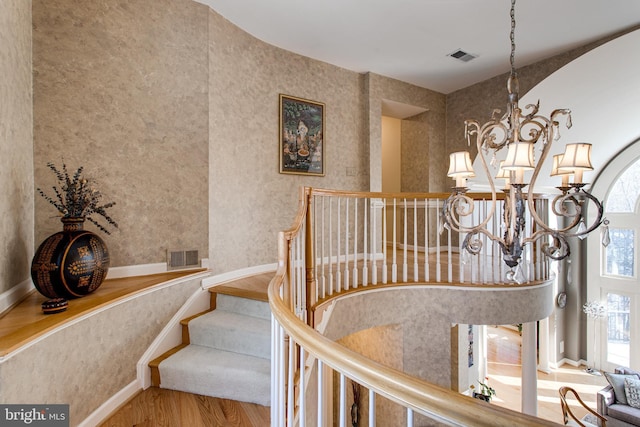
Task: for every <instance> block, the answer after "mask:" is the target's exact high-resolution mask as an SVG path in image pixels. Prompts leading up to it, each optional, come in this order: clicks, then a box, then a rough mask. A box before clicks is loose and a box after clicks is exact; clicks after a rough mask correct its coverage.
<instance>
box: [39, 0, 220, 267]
mask: <svg viewBox="0 0 640 427" xmlns="http://www.w3.org/2000/svg"><path fill="white" fill-rule="evenodd" d="M33 28H34V30H33V40H34V42H33V44H34V46H33V57H34V59H33V68H34V104H33V110H34V112H33V114H34V146H35V148H34V153H35V154H34V157H35V158H34V165H35V185H36V186H37V187H42V188H43V189H45V190H47V191H48V192H49V193H51V191H50V188H51V186H52V185H54V184H55V182H54V176H53V174H52V173H51V172H50V171H49V170H48V169H47V168H46V164H47V162H50V161H51V162H54V163H56V164H58V165H60V164H61V163H62V159H63V158H64V161H65V162H66V163H67V165H68V166H69V167H70V168H72V169H74V170H75V169H76V168H77V167H79V166H84V167H85V172H86V174H87V176H90V177H93V178H95V179H96V180H97V181H98V183H99V186H100V190H101V191H102V192H103V194H104V195H105V199H104V200H105V201H115V202H116V203H117V204H116V206H115V207H114V208H113V209H111V210H110V214H111V215H112V217H113V218H114V219H115V220H116V221H117V222H118V223H119V225H120V228H119V230H117V231H116V232H115V233H113V234H112V235H111V236H104V235H103V237H105V242H106V243H107V245H108V247H109V250H110V255H111V265H112V266H122V265H134V264H147V263H157V262H165V261H166V250H167V249H198V250H200V254H201V256H203V257H206V256H207V251H208V246H207V245H208V241H207V234H208V230H207V227H208V218H207V193H208V162H207V158H208V105H207V99H208V94H207V81H208V69H207V67H208V63H207V48H206V46H207V8H206V7H205V6H203V5H201V4H198V3H195V2H192V1H190V0H139V1H134V2H103V1H100V2H98V1H91V2H87V1H80V0H34V2H33ZM35 212H36V213H35V218H36V219H35V235H36V245H38V244H40V242H42V240H44V239H45V238H46V236H47V235H49V234H51V233H53V232H56V231H59V230H60V228H61V226H60V222H59V221H58V220H56V219H55V218H53V217H55V215H56V214H57V211H56V210H55V209H54V208H53V207H52V206H50V205H48V204H47V202H46V201H45V200H44V199H43V198H41V197H37V198H36V200H35Z"/></svg>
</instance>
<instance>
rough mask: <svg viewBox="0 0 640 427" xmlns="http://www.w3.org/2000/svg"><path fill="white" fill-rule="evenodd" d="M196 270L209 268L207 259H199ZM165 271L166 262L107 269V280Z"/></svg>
mask: <svg viewBox="0 0 640 427" xmlns="http://www.w3.org/2000/svg"><path fill="white" fill-rule="evenodd" d="M198 268H209V259H207V258H203V259H201V260H200V267H198ZM167 271H169V270H168V269H167V263H166V262H158V263H155V264H139V265H124V266H120V267H111V268H109V272H108V273H107V279H119V278H121V277H132V276H147V275H149V274H159V273H166V272H167ZM173 271H176V270H173Z"/></svg>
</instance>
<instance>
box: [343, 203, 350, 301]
mask: <svg viewBox="0 0 640 427" xmlns="http://www.w3.org/2000/svg"><path fill="white" fill-rule="evenodd" d="M344 211H345V219H344V290H345V291H346V290H348V289H349V199H348V198H347V199H346V200H345V207H344Z"/></svg>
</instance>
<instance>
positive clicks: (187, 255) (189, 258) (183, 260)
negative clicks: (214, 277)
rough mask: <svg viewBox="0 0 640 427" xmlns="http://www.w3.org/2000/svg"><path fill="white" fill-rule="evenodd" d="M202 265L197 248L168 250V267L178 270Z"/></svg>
mask: <svg viewBox="0 0 640 427" xmlns="http://www.w3.org/2000/svg"><path fill="white" fill-rule="evenodd" d="M199 265H200V257H199V256H198V251H197V250H169V251H167V269H168V270H178V269H181V268H193V267H198V266H199Z"/></svg>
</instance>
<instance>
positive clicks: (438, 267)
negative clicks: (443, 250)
mask: <svg viewBox="0 0 640 427" xmlns="http://www.w3.org/2000/svg"><path fill="white" fill-rule="evenodd" d="M436 210H437V211H438V212H440V202H439V200H438V199H436ZM440 221H443V220H442V219H441V220H440ZM440 268H441V265H440V233H439V230H438V232H436V282H439V281H440V279H441V278H440Z"/></svg>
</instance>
